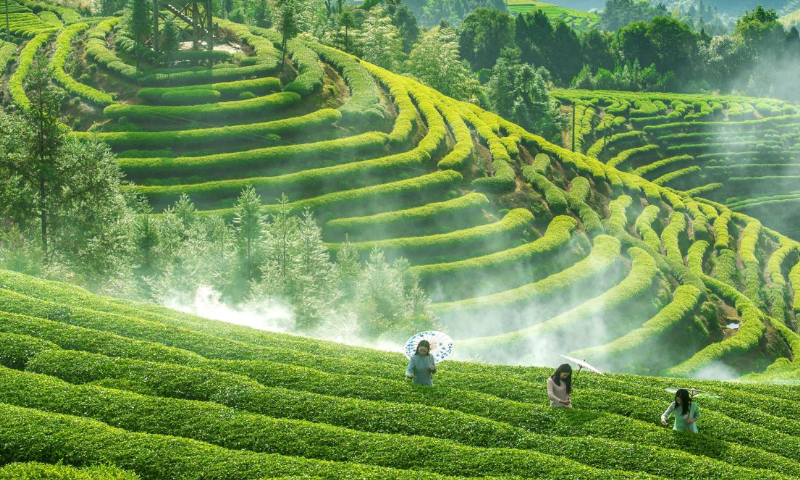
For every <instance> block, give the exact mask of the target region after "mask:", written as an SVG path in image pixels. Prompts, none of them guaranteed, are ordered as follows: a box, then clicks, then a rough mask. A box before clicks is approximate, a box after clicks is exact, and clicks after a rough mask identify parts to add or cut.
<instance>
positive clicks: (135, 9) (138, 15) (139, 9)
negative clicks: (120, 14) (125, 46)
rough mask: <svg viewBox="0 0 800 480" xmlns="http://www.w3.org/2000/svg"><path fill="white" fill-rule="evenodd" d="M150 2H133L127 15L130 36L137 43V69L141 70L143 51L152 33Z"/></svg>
mask: <svg viewBox="0 0 800 480" xmlns="http://www.w3.org/2000/svg"><path fill="white" fill-rule="evenodd" d="M150 18H151V17H150V2H148V1H147V0H131V2H130V6H129V12H128V15H127V22H126V28H127V30H128V34H129V35H130V37H131V38H132V39H133V41H134V42H136V69H137V70H138V69H139V62H140V59H141V53H142V49H143V48H144V44H145V42H146V41H147V39H148V38H149V37H150V34H151V32H152V30H151V28H152V25H151V23H150Z"/></svg>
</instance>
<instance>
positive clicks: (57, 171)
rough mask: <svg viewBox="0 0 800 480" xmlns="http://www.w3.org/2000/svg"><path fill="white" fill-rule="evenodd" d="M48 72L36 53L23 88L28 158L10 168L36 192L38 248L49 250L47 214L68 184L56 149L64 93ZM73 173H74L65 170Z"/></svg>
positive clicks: (43, 59) (60, 143) (59, 140)
mask: <svg viewBox="0 0 800 480" xmlns="http://www.w3.org/2000/svg"><path fill="white" fill-rule="evenodd" d="M51 79H52V74H51V73H50V69H49V68H47V58H46V57H45V56H43V54H37V55H36V57H35V58H34V61H33V65H32V66H31V69H30V71H29V73H28V77H27V80H26V86H25V91H26V92H27V94H28V99H29V100H30V108H28V110H26V111H25V116H26V118H27V121H28V124H29V125H30V128H31V133H32V135H31V136H30V137H29V145H28V152H29V153H28V155H29V158H28V159H26V160H25V161H23V162H21V163H20V164H19V165H17V166H15V167H13V168H12V171H13V170H15V171H16V173H17V174H18V175H20V176H21V177H22V178H23V179H24V181H25V182H27V183H28V184H29V185H30V187H31V188H33V189H34V190H35V191H36V192H37V196H36V197H35V201H34V204H33V206H34V211H35V212H38V214H39V220H40V224H41V238H42V251H43V252H44V254H45V257H47V256H48V255H49V253H50V249H49V240H50V234H51V232H50V231H49V227H50V219H51V218H50V217H51V211H52V210H53V208H54V205H55V204H56V203H57V202H58V195H59V194H60V193H61V192H63V191H64V188H65V187H67V186H68V185H69V178H65V177H67V176H66V175H65V173H67V172H65V171H63V170H64V167H66V166H65V165H60V163H61V162H60V160H62V159H63V158H61V157H60V155H59V150H60V149H61V148H62V146H63V145H64V141H65V139H66V136H65V132H64V130H63V129H62V126H61V122H60V120H59V112H60V110H61V103H62V102H63V100H64V94H63V92H62V91H61V90H60V89H57V88H53V86H52V85H51ZM69 173H77V172H69Z"/></svg>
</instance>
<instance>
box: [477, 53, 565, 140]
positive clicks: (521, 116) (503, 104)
mask: <svg viewBox="0 0 800 480" xmlns="http://www.w3.org/2000/svg"><path fill="white" fill-rule="evenodd" d="M546 75H547V73H546V72H543V71H542V69H539V70H534V68H533V67H532V66H531V65H529V64H524V63H521V62H520V59H519V51H518V50H516V49H513V50H512V49H506V50H504V51H503V55H502V56H501V58H500V59H499V60H498V61H497V64H496V65H495V66H494V68H493V69H492V77H491V79H490V80H489V83H488V84H487V96H488V97H489V102H490V104H491V108H492V110H493V111H494V112H495V113H497V114H498V115H500V116H502V117H504V118H507V119H508V120H510V121H512V122H514V123H517V124H519V125H520V126H522V127H523V128H525V129H526V130H529V131H531V132H534V133H536V134H538V135H541V136H543V137H545V138H547V139H551V140H552V139H556V138H557V137H558V136H559V135H560V132H561V128H562V127H563V126H564V125H565V123H564V119H563V117H562V115H561V114H560V113H559V111H558V107H557V105H556V103H555V101H554V100H553V99H552V98H551V97H550V92H549V90H548V88H547V83H546V81H545V76H546Z"/></svg>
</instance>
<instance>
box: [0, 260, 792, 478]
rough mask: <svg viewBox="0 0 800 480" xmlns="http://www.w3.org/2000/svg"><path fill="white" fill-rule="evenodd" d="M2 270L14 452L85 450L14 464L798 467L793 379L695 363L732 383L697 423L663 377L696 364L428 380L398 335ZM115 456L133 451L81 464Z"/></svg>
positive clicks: (716, 388)
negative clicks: (565, 383)
mask: <svg viewBox="0 0 800 480" xmlns="http://www.w3.org/2000/svg"><path fill="white" fill-rule="evenodd" d="M0 287H1V288H0V320H2V321H0V364H2V366H0V385H2V388H0V411H2V413H3V414H2V415H0V439H2V442H0V459H2V463H7V462H11V461H15V462H44V463H48V464H52V463H55V462H57V461H59V460H63V461H64V462H65V463H66V464H67V465H73V466H74V467H82V468H81V470H77V471H76V469H75V468H74V467H70V466H67V465H64V466H59V467H48V466H46V465H38V464H27V465H25V464H16V465H12V466H6V467H4V468H2V469H1V470H0V478H18V477H13V475H14V474H15V473H16V474H20V472H23V471H24V470H28V471H29V472H37V473H39V474H40V475H43V473H41V472H42V471H44V470H48V471H54V470H58V471H61V474H66V473H70V474H75V475H84V476H76V477H69V478H120V479H129V478H136V477H134V475H138V476H139V477H140V478H143V479H167V478H191V479H201V478H202V479H205V480H209V479H227V478H238V479H249V478H253V479H255V478H278V477H291V478H298V477H299V476H300V475H309V476H313V477H314V478H331V479H338V478H376V479H378V478H379V479H384V478H397V479H403V478H409V479H410V478H418V477H419V476H420V475H425V476H428V477H431V478H473V477H480V478H545V479H557V478H564V477H565V476H566V477H567V478H598V479H623V478H637V479H658V478H675V477H676V476H680V477H681V478H690V479H701V478H719V479H732V480H733V479H742V478H763V479H789V478H797V476H799V475H800V463H798V461H797V457H796V452H797V449H798V448H800V426H799V425H798V422H797V420H796V418H797V415H796V414H797V407H796V405H797V401H798V393H797V390H796V388H794V387H782V386H772V385H764V384H752V385H746V384H733V383H723V382H707V381H692V382H691V383H692V385H694V386H696V387H700V388H705V389H708V390H710V391H713V392H714V394H715V396H714V397H708V398H703V399H700V400H697V401H699V402H701V404H702V413H703V417H702V419H701V422H700V424H701V427H700V429H701V433H700V434H699V435H694V434H691V433H683V434H681V433H678V432H673V431H671V430H668V429H666V428H664V427H661V426H660V425H659V424H658V421H659V416H660V414H661V412H662V410H663V409H664V408H665V405H666V403H667V401H668V400H669V394H666V393H665V392H664V390H663V388H664V387H668V386H672V385H675V384H676V383H681V382H684V381H683V380H675V379H668V378H654V377H636V376H631V375H609V376H606V377H601V376H599V375H595V374H591V373H582V374H581V375H580V376H579V377H578V379H577V381H576V390H575V392H574V394H573V396H572V398H573V403H574V404H575V407H576V408H574V409H573V410H564V409H552V408H550V407H549V406H547V400H548V399H547V393H546V391H545V388H544V381H545V378H546V376H547V375H549V374H550V369H542V368H521V367H504V366H493V365H488V364H474V363H464V362H455V361H447V362H445V363H443V364H442V365H441V366H440V372H439V373H438V374H437V386H436V387H435V388H434V389H426V388H425V387H418V386H412V385H411V384H409V383H406V382H405V380H404V378H403V371H404V366H405V357H403V356H402V355H400V354H393V353H387V352H380V351H376V350H368V349H363V348H356V347H346V346H343V345H340V344H333V343H328V342H321V341H317V340H311V339H307V338H302V337H296V336H292V335H287V334H275V333H270V332H264V331H257V330H252V329H249V328H247V327H242V326H238V325H232V324H227V323H222V322H215V321H209V320H207V319H203V318H198V317H193V316H191V315H187V314H182V313H177V312H174V311H169V310H167V309H164V308H160V307H154V306H149V305H143V304H135V303H132V302H127V301H120V300H112V299H108V298H103V297H97V296H94V295H91V294H89V293H88V292H86V291H83V290H81V289H79V288H76V287H73V286H70V285H67V284H59V283H50V282H45V281H42V280H38V279H35V278H32V277H26V276H23V275H20V274H16V273H12V272H8V271H0ZM98 463H102V464H107V465H108V464H112V465H114V466H115V467H116V468H109V467H107V468H105V469H96V470H98V471H93V470H90V469H87V468H85V467H83V466H85V465H90V464H98ZM118 469H124V471H120V470H118ZM90 473H91V475H89V474H90ZM3 475H6V476H3ZM29 478H52V477H44V476H40V477H38V476H32V477H29ZM59 478H60V477H59Z"/></svg>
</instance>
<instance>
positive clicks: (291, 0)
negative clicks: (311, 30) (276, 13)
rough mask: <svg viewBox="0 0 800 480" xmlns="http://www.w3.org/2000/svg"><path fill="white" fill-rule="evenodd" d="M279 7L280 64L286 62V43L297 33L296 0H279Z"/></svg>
mask: <svg viewBox="0 0 800 480" xmlns="http://www.w3.org/2000/svg"><path fill="white" fill-rule="evenodd" d="M278 7H280V9H281V16H280V21H279V22H278V25H277V27H278V31H279V32H280V33H281V53H282V57H281V65H282V66H283V65H284V64H285V63H286V44H287V43H288V42H289V40H291V39H292V38H294V37H296V36H297V34H298V26H297V0H279V2H278Z"/></svg>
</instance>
